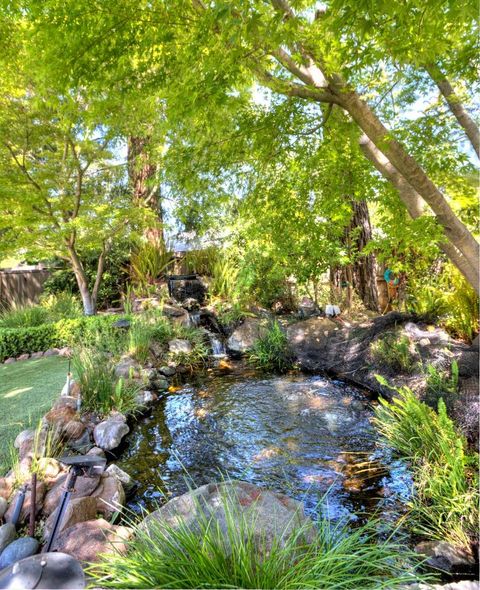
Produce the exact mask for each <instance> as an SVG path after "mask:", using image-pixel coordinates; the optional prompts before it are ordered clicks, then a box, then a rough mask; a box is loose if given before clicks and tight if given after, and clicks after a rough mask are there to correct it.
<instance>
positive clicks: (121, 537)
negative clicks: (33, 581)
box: [53, 518, 133, 563]
mask: <svg viewBox="0 0 480 590" xmlns="http://www.w3.org/2000/svg"><path fill="white" fill-rule="evenodd" d="M132 536H133V531H132V529H129V528H127V527H124V526H115V525H112V524H110V523H108V522H107V521H106V520H104V519H103V518H99V519H96V520H88V521H86V522H80V523H77V524H75V525H73V526H71V527H69V528H68V529H65V530H64V531H63V532H62V533H61V534H60V535H59V536H58V537H57V539H56V541H55V543H54V545H53V550H55V551H61V552H63V553H68V554H69V555H72V556H73V557H75V559H78V560H79V561H82V562H88V563H92V562H96V561H98V560H99V559H100V555H105V554H111V553H115V552H119V553H125V551H126V549H127V545H126V542H127V541H128V540H129V539H131V538H132Z"/></svg>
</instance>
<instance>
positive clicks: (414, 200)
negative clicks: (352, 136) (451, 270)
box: [360, 135, 480, 293]
mask: <svg viewBox="0 0 480 590" xmlns="http://www.w3.org/2000/svg"><path fill="white" fill-rule="evenodd" d="M360 148H361V149H362V151H363V153H364V154H365V156H366V157H367V158H368V159H369V160H370V161H371V162H372V163H373V165H374V166H375V168H377V170H378V171H379V172H380V173H381V174H382V176H384V178H386V179H387V180H389V181H390V182H391V183H392V184H393V186H394V187H395V188H396V189H397V191H398V193H399V195H400V197H401V199H402V201H403V203H404V204H405V206H406V208H407V211H408V213H409V214H410V216H411V217H412V219H417V217H420V215H422V213H423V208H422V198H421V197H420V195H419V194H418V193H417V191H416V190H415V189H414V188H413V187H412V186H411V185H410V184H409V183H408V182H407V181H406V180H405V178H404V177H403V176H402V175H401V174H400V173H399V172H398V170H396V168H395V167H394V166H392V164H391V162H390V161H389V160H388V158H387V157H386V156H385V155H384V154H383V153H382V152H381V151H380V150H379V149H378V148H377V147H376V146H375V145H374V144H373V142H372V141H371V140H370V139H368V137H366V136H365V135H364V136H362V137H361V138H360ZM437 246H438V247H439V248H440V250H442V251H443V252H444V253H445V254H446V256H447V257H448V258H449V259H450V260H451V262H452V263H453V264H454V265H455V266H456V267H457V268H458V270H459V271H460V272H461V273H462V274H463V276H464V277H465V279H466V280H467V281H468V282H469V283H470V284H471V285H472V286H473V288H474V289H475V291H476V292H477V293H479V291H480V273H479V268H478V265H474V266H472V265H471V264H470V263H469V261H468V260H467V259H466V258H465V256H463V254H462V253H461V252H459V251H458V249H457V248H456V247H455V246H454V245H453V244H452V243H451V242H448V241H444V242H439V243H438V244H437Z"/></svg>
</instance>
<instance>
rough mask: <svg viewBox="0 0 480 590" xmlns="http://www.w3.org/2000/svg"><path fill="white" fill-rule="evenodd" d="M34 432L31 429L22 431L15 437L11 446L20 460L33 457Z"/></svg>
mask: <svg viewBox="0 0 480 590" xmlns="http://www.w3.org/2000/svg"><path fill="white" fill-rule="evenodd" d="M35 438H36V434H35V430H34V429H33V428H29V429H28V430H22V432H20V434H18V435H17V437H16V438H15V441H14V443H13V446H14V447H15V448H16V449H18V454H19V456H20V459H23V458H24V457H31V456H32V455H33V447H34V446H35Z"/></svg>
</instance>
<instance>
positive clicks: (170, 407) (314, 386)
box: [118, 363, 411, 521]
mask: <svg viewBox="0 0 480 590" xmlns="http://www.w3.org/2000/svg"><path fill="white" fill-rule="evenodd" d="M371 403H372V402H371V401H370V400H369V399H368V397H367V396H366V395H365V394H364V393H363V392H361V391H360V390H358V389H355V388H353V387H350V386H348V385H346V384H344V383H341V382H338V381H332V380H330V379H328V378H326V377H323V376H306V375H298V374H297V375H288V376H283V377H278V376H274V377H265V376H262V375H258V374H255V373H254V372H252V371H250V370H249V369H246V368H245V367H244V366H242V365H241V364H240V363H236V364H233V365H232V367H231V370H229V371H227V372H225V371H224V370H221V369H219V368H217V369H214V370H209V371H208V372H205V373H202V374H199V375H196V376H194V377H192V378H191V379H190V380H189V381H188V382H187V383H185V384H184V385H182V386H181V388H180V389H179V390H178V391H176V392H174V393H170V394H168V395H167V396H166V398H165V399H163V400H161V401H160V402H159V403H158V404H157V405H156V406H155V408H153V409H152V411H151V413H150V414H149V415H147V416H145V417H143V418H142V419H140V420H139V421H138V422H137V423H136V424H135V425H134V426H133V428H132V431H131V433H130V434H129V435H128V437H127V439H126V445H125V447H124V450H123V453H122V455H121V457H120V460H119V463H118V464H119V466H120V467H122V468H123V469H125V471H127V473H129V474H130V475H131V476H132V477H133V478H134V479H136V480H137V481H138V482H139V487H138V489H137V491H136V493H135V495H134V496H133V497H132V498H131V499H130V503H129V507H130V508H131V509H133V510H134V511H139V510H141V509H142V508H145V509H147V510H150V509H152V508H154V507H155V505H156V504H157V503H158V502H159V501H162V499H163V497H164V495H166V496H170V495H173V496H176V495H178V494H181V493H183V492H185V491H186V490H187V489H188V485H190V486H192V485H193V486H198V485H202V484H205V483H208V482H211V481H218V480H219V479H221V477H222V476H223V477H225V476H228V477H230V478H234V479H243V480H245V481H249V482H251V483H255V484H258V485H262V486H265V487H269V488H271V489H275V490H277V491H280V492H284V493H286V494H288V495H289V496H291V497H294V498H296V499H299V500H302V501H303V502H304V503H305V507H306V511H307V513H309V514H311V515H312V516H315V513H316V511H317V510H318V506H321V508H320V509H321V510H322V511H323V512H326V513H327V514H328V516H329V517H330V518H333V519H336V518H341V517H347V518H350V519H351V520H355V519H358V515H359V514H364V515H369V514H372V513H373V512H380V513H381V514H382V518H383V519H390V518H394V517H395V515H396V516H398V511H399V509H401V505H402V502H404V501H405V500H406V499H408V495H409V489H410V485H411V482H410V477H409V474H408V472H407V470H406V468H405V466H404V465H403V464H401V463H399V462H394V461H391V460H389V458H388V457H387V456H385V455H384V454H382V453H381V452H380V451H379V450H378V448H377V447H376V436H375V432H374V429H373V428H372V426H371V424H370V419H371V417H372V407H371ZM187 473H188V477H189V478H190V484H189V483H188V481H186V479H187V477H186V474H187ZM326 492H328V501H324V502H322V503H321V504H319V502H320V500H321V499H322V498H323V497H324V496H325V494H326ZM359 520H360V521H361V520H363V518H362V517H360V519H359Z"/></svg>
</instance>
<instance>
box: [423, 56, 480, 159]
mask: <svg viewBox="0 0 480 590" xmlns="http://www.w3.org/2000/svg"><path fill="white" fill-rule="evenodd" d="M426 70H427V72H428V74H429V76H430V77H431V78H432V80H433V81H434V82H435V84H436V85H437V87H438V89H439V90H440V92H441V94H442V95H443V97H444V99H445V100H446V102H447V104H448V108H449V109H450V111H451V112H452V114H453V115H454V117H455V118H456V119H457V121H458V123H459V125H460V126H461V127H463V130H464V131H465V133H466V135H467V137H468V139H469V140H470V143H471V144H472V147H473V149H474V151H475V153H476V154H477V157H480V131H479V129H478V127H477V124H476V123H475V121H474V120H473V119H472V117H470V115H469V114H468V111H467V109H466V108H465V107H464V106H463V103H462V101H461V100H460V98H459V97H458V96H457V95H456V94H455V91H454V89H453V88H452V85H451V84H450V82H449V80H448V79H447V77H446V76H445V75H444V74H443V72H442V71H441V70H440V68H439V67H438V66H437V65H436V64H430V65H428V66H427V67H426Z"/></svg>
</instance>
